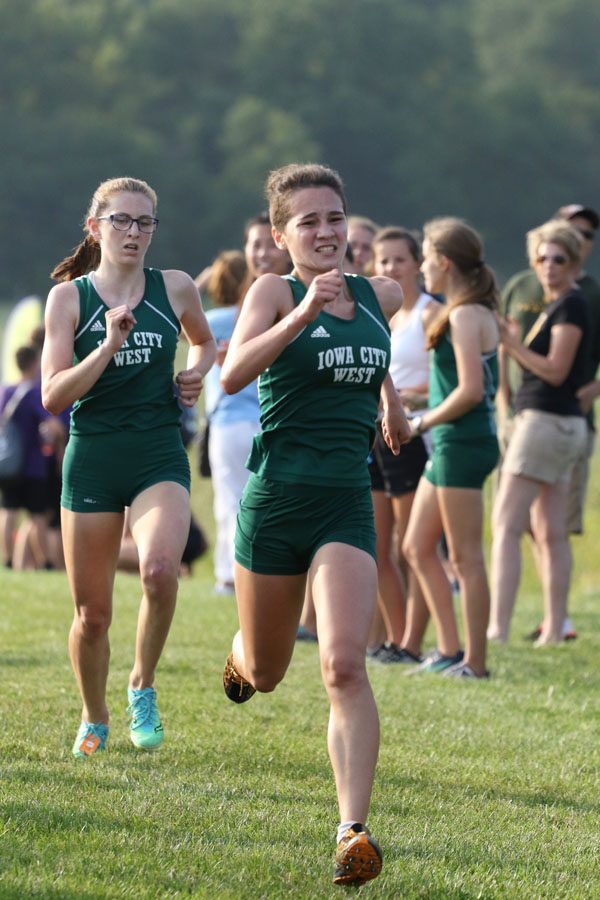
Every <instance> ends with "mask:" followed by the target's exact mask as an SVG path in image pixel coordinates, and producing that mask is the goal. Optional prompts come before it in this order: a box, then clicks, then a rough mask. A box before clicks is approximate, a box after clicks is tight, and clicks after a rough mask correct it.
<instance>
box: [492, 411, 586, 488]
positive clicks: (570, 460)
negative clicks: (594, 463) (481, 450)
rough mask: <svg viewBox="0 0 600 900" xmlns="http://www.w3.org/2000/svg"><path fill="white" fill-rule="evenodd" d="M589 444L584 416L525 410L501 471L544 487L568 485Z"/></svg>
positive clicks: (517, 424) (515, 427)
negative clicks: (563, 483)
mask: <svg viewBox="0 0 600 900" xmlns="http://www.w3.org/2000/svg"><path fill="white" fill-rule="evenodd" d="M587 442H588V426H587V422H586V420H585V419H584V418H583V416H558V415H556V414H555V413H548V412H541V411H540V410H537V409H524V410H522V411H521V412H519V413H517V415H516V416H515V419H514V431H513V434H512V437H511V439H510V442H509V444H508V448H507V450H506V454H505V456H504V460H503V463H502V471H503V472H508V473H510V474H511V475H523V476H524V477H525V478H532V479H533V480H534V481H542V482H544V483H545V484H558V483H559V482H562V481H569V480H570V478H571V475H572V471H573V468H574V466H575V464H576V463H577V461H578V460H579V459H581V457H582V456H583V455H584V454H585V452H586V449H587Z"/></svg>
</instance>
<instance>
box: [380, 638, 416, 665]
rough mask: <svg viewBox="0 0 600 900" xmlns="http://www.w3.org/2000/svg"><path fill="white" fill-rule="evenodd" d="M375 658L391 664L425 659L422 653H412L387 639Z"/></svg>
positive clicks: (385, 663)
mask: <svg viewBox="0 0 600 900" xmlns="http://www.w3.org/2000/svg"><path fill="white" fill-rule="evenodd" d="M373 659H374V660H375V661H376V662H378V663H383V664H384V665H389V664H390V663H409V664H410V663H420V662H422V661H423V657H422V656H421V654H417V653H411V651H410V650H407V649H406V648H405V647H400V646H398V644H393V643H392V642H391V641H386V643H385V644H382V645H381V647H379V649H378V650H377V653H376V654H375V655H374V656H373Z"/></svg>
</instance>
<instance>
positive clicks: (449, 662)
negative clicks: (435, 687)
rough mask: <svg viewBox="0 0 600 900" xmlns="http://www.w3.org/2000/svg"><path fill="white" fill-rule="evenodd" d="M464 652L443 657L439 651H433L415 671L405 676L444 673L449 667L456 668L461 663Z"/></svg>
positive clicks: (412, 670)
mask: <svg viewBox="0 0 600 900" xmlns="http://www.w3.org/2000/svg"><path fill="white" fill-rule="evenodd" d="M464 656H465V654H464V651H463V650H459V651H458V653H455V654H454V656H445V655H444V654H443V653H440V651H439V650H433V651H432V652H431V653H430V654H429V655H428V656H426V657H425V659H424V660H423V662H422V663H421V664H420V665H419V666H417V667H416V668H415V669H411V670H410V672H407V673H406V674H407V675H413V674H414V675H416V674H419V673H421V672H435V673H437V672H444V671H445V670H446V669H449V668H450V666H456V665H458V664H459V663H461V662H462V661H463V659H464Z"/></svg>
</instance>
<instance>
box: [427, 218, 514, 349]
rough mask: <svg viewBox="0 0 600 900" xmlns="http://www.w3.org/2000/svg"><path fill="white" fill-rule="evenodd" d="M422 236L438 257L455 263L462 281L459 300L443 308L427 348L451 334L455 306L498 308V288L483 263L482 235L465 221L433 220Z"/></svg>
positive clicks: (452, 219)
mask: <svg viewBox="0 0 600 900" xmlns="http://www.w3.org/2000/svg"><path fill="white" fill-rule="evenodd" d="M423 236H424V238H425V239H426V240H427V241H428V242H429V244H430V245H431V247H432V248H433V250H434V252H435V253H436V254H437V255H438V256H445V257H446V259H449V260H450V262H452V263H453V264H454V266H455V268H456V270H457V272H458V274H459V276H460V277H461V279H462V282H463V283H462V285H461V289H460V291H459V292H458V297H457V299H456V300H454V301H453V302H452V303H451V304H448V305H447V306H445V307H443V309H442V312H441V313H440V315H439V316H437V317H436V318H435V319H434V320H433V322H432V323H431V325H430V327H429V328H428V329H427V347H428V348H429V349H430V348H432V347H437V345H438V344H439V342H440V341H441V339H442V337H443V336H444V334H445V333H446V331H447V330H448V320H449V318H450V313H451V312H452V310H453V309H454V308H455V307H456V306H463V305H465V304H470V303H478V304H480V305H481V306H485V307H487V308H488V309H492V310H494V309H497V308H498V299H499V294H498V286H497V284H496V279H495V277H494V273H493V272H492V270H491V269H490V267H489V266H488V265H486V263H485V261H484V259H483V241H482V239H481V237H480V235H479V234H478V233H477V232H476V231H475V229H474V228H471V226H470V225H467V223H466V222H464V221H463V220H462V219H456V218H453V217H446V218H440V219H432V220H431V221H430V222H427V224H426V225H425V226H424V228H423Z"/></svg>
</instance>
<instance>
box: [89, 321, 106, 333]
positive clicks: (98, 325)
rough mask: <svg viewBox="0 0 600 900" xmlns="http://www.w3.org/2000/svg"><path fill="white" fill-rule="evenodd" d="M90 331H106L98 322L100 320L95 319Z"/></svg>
mask: <svg viewBox="0 0 600 900" xmlns="http://www.w3.org/2000/svg"><path fill="white" fill-rule="evenodd" d="M90 331H106V328H105V327H104V325H103V324H102V322H101V321H100V319H96V321H95V322H94V324H93V325H92V326H91V328H90Z"/></svg>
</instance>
